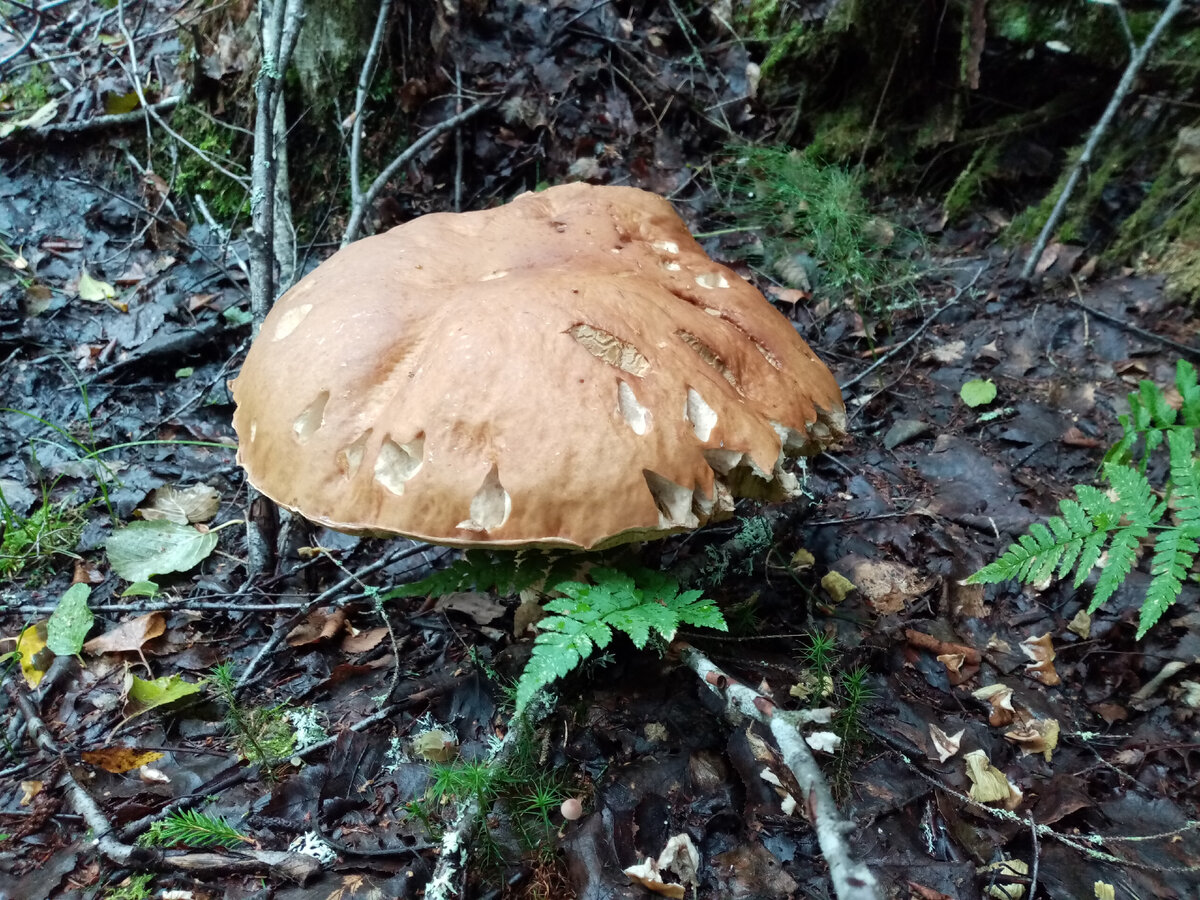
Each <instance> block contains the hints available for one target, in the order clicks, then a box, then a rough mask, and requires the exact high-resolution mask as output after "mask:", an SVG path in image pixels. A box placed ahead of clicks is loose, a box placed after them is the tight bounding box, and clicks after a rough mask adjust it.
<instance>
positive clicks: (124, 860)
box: [6, 683, 321, 884]
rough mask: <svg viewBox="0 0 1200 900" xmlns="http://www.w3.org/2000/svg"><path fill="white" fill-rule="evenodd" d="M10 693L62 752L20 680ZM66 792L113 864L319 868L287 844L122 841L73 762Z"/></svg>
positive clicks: (36, 730)
mask: <svg viewBox="0 0 1200 900" xmlns="http://www.w3.org/2000/svg"><path fill="white" fill-rule="evenodd" d="M6 688H7V690H8V695H9V697H11V698H12V700H13V702H14V703H15V704H16V705H17V707H18V708H19V709H20V710H21V713H22V715H24V717H25V728H26V730H27V731H28V733H29V736H30V738H32V739H33V742H34V743H35V744H36V745H37V746H38V747H39V748H40V749H41V750H42V751H44V752H45V753H47V754H49V755H50V756H51V757H53V758H55V759H63V758H64V757H63V752H62V750H61V749H60V748H59V746H58V744H57V742H56V741H55V740H54V737H53V735H51V734H50V730H49V729H48V728H47V727H46V723H45V722H43V721H42V719H41V716H39V715H38V712H37V709H35V708H34V705H33V703H32V702H30V700H29V698H28V697H27V696H26V695H25V694H24V693H23V692H22V691H21V690H20V689H19V688H18V687H17V686H16V685H15V684H11V683H10V684H8V685H7V686H6ZM63 773H64V774H63V777H64V778H65V779H66V785H65V786H64V787H65V790H66V795H67V799H68V800H69V801H70V803H71V805H72V806H73V807H74V808H75V811H76V812H78V813H79V814H80V815H81V816H82V817H83V820H84V822H86V823H87V826H88V829H89V830H90V831H91V841H92V843H93V844H94V845H95V847H96V849H97V850H98V851H99V852H100V853H101V854H102V855H103V856H104V857H105V858H106V859H108V860H109V861H110V862H112V863H113V864H114V865H117V866H121V867H123V868H130V869H139V870H142V871H154V872H187V873H188V874H190V875H195V876H197V877H202V878H212V877H216V876H219V875H270V876H273V877H276V878H283V879H286V880H288V881H295V882H297V883H299V884H304V883H306V882H307V881H309V879H311V878H312V877H313V876H314V875H316V874H317V872H319V871H320V869H321V865H320V863H318V862H317V860H316V859H314V858H313V857H311V856H305V855H304V854H301V853H289V852H287V851H284V850H251V849H247V850H240V851H229V852H227V853H188V852H184V853H167V852H165V851H163V850H160V849H158V848H156V847H138V846H135V845H133V844H126V843H123V842H122V841H121V840H120V839H119V838H118V837H117V835H116V832H115V830H114V829H113V826H112V824H111V823H110V822H109V821H108V817H107V816H105V815H104V811H103V810H102V809H100V805H99V804H98V803H97V802H96V801H95V800H94V799H92V795H91V794H89V793H88V792H87V791H86V790H85V789H84V787H83V785H81V784H80V783H79V781H78V780H77V779H76V777H75V774H74V772H73V771H72V768H71V766H70V765H67V766H64V767H63Z"/></svg>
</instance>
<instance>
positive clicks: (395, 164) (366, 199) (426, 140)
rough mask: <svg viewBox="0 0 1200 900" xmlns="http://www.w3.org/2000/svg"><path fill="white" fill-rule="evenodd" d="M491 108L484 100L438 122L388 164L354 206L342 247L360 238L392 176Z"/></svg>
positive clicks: (490, 103) (488, 102) (487, 101)
mask: <svg viewBox="0 0 1200 900" xmlns="http://www.w3.org/2000/svg"><path fill="white" fill-rule="evenodd" d="M491 106H492V101H491V100H484V101H481V102H479V103H476V104H475V105H474V106H470V107H468V108H467V109H465V110H463V111H462V112H460V113H459V114H458V115H456V116H451V117H450V118H449V119H445V120H443V121H441V122H438V123H437V124H436V125H434V126H433V127H432V128H430V129H429V130H428V131H427V132H425V133H424V134H423V135H421V136H420V137H419V138H417V139H416V140H415V141H413V142H412V143H411V144H409V145H408V148H407V149H406V150H405V151H404V152H403V153H401V154H400V155H399V156H397V157H396V158H395V159H393V160H392V161H391V162H390V163H389V164H388V166H387V168H386V169H384V170H383V171H382V172H380V173H379V175H378V177H376V179H375V180H374V181H373V182H371V186H370V187H369V188H367V190H366V191H365V192H364V193H363V195H362V196H361V197H360V198H359V201H358V203H356V204H354V207H353V209H352V210H351V212H350V222H349V223H348V224H347V225H346V234H345V236H344V237H343V238H342V246H343V247H345V246H346V245H347V244H349V243H350V242H351V241H353V240H354V239H355V238H356V237H357V236H358V232H359V229H361V228H362V224H363V219H365V218H366V215H367V208H368V207H369V206H370V205H371V204H372V203H373V202H374V201H375V198H376V197H378V196H379V194H380V192H381V191H382V190H383V189H384V188H385V187H386V186H387V183H388V182H389V181H390V180H391V178H392V176H393V175H395V174H396V172H397V171H398V170H399V169H400V168H401V167H403V166H405V165H407V164H408V163H409V161H410V160H412V158H413V157H415V156H416V155H417V154H418V153H420V152H421V151H422V150H424V149H425V148H426V147H428V146H429V145H430V144H432V143H433V142H434V141H435V140H437V139H438V137H440V136H441V135H443V134H445V133H446V132H447V131H450V130H452V129H454V128H457V127H458V126H459V125H461V124H462V123H463V122H466V121H467V120H468V119H471V118H473V117H474V116H477V115H478V114H479V113H481V112H483V111H484V110H485V109H488V108H490V107H491Z"/></svg>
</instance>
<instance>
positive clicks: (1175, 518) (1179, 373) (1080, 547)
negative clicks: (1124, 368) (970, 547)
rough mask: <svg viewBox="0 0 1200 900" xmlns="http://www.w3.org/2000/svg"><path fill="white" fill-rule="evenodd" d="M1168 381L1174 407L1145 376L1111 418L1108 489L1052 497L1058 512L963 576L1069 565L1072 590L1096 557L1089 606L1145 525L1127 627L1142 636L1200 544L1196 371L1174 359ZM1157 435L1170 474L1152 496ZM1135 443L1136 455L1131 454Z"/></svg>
mask: <svg viewBox="0 0 1200 900" xmlns="http://www.w3.org/2000/svg"><path fill="white" fill-rule="evenodd" d="M1175 385H1176V388H1177V389H1178V390H1179V394H1180V396H1181V398H1182V401H1183V402H1182V407H1181V410H1180V412H1179V413H1177V412H1176V411H1175V409H1174V408H1172V407H1171V406H1170V405H1168V403H1167V401H1166V398H1165V397H1164V396H1163V393H1162V391H1161V390H1160V389H1159V388H1158V387H1157V386H1156V385H1154V384H1153V383H1152V382H1149V381H1143V382H1142V383H1141V385H1140V386H1139V388H1138V391H1137V392H1136V393H1133V394H1130V395H1129V406H1130V414H1129V415H1128V416H1121V417H1120V421H1121V424H1122V426H1124V429H1125V434H1124V436H1123V437H1122V438H1121V440H1120V441H1119V442H1118V443H1117V444H1116V445H1114V447H1113V448H1112V449H1111V450H1109V452H1108V453H1107V454H1106V456H1105V462H1104V464H1103V466H1102V469H1101V471H1102V474H1103V477H1104V480H1105V481H1107V482H1108V484H1109V490H1108V491H1102V490H1100V489H1098V488H1095V487H1091V486H1088V485H1078V486H1076V488H1075V497H1076V499H1074V500H1070V499H1066V500H1062V501H1060V502H1059V505H1058V508H1059V511H1060V512H1061V513H1062V515H1061V516H1052V517H1051V518H1050V519H1049V520H1048V521H1047V522H1046V524H1045V525H1043V524H1041V523H1035V524H1033V525H1031V526H1030V528H1029V532H1028V533H1027V534H1023V535H1021V536H1020V537H1019V538H1018V539H1017V543H1015V544H1011V545H1010V546H1009V548H1008V549H1007V550H1006V551H1005V552H1004V554H1003V555H1002V556H1001V557H1000V558H999V559H997V560H996V561H995V562H993V563H991V564H989V565H987V566H984V567H983V568H982V569H980V570H979V571H978V572H976V573H975V574H974V575H971V576H970V577H969V578H968V579H967V583H968V584H983V583H994V582H1000V581H1007V580H1009V579H1016V580H1018V581H1023V582H1038V581H1048V580H1050V579H1052V578H1064V577H1066V576H1067V575H1068V574H1069V573H1070V572H1071V571H1072V569H1074V571H1075V581H1074V587H1076V588H1078V587H1079V586H1080V585H1082V584H1083V582H1084V581H1086V580H1087V577H1088V574H1089V573H1090V572H1091V570H1092V569H1093V568H1094V567H1095V566H1097V565H1099V564H1100V561H1101V559H1102V558H1103V559H1104V562H1103V564H1102V567H1101V570H1100V575H1099V577H1098V578H1097V580H1096V587H1095V589H1094V591H1093V592H1092V602H1091V604H1090V605H1089V606H1088V612H1089V613H1092V612H1095V611H1096V610H1097V609H1098V608H1099V607H1100V606H1101V605H1103V604H1104V603H1105V601H1107V600H1108V599H1109V598H1110V597H1111V596H1112V595H1113V593H1114V592H1115V591H1116V590H1117V588H1118V587H1120V586H1121V584H1122V583H1124V581H1125V579H1126V577H1128V575H1129V573H1130V571H1131V570H1132V569H1133V566H1134V564H1135V563H1136V562H1137V554H1138V549H1139V547H1140V546H1141V543H1142V541H1143V540H1145V539H1147V538H1149V537H1150V535H1151V533H1152V532H1153V534H1154V539H1153V542H1154V555H1153V558H1152V560H1151V564H1150V575H1151V580H1150V586H1149V588H1148V589H1147V591H1146V597H1145V599H1144V600H1143V602H1142V610H1141V616H1140V619H1139V621H1138V630H1137V636H1138V637H1139V638H1141V637H1142V636H1143V635H1145V633H1146V632H1147V631H1149V630H1150V628H1151V627H1152V626H1153V625H1154V624H1155V623H1156V622H1157V621H1158V620H1159V619H1160V618H1161V617H1162V614H1163V613H1164V612H1166V610H1167V608H1168V607H1170V606H1171V604H1172V603H1174V602H1175V599H1176V598H1177V597H1178V596H1179V593H1180V591H1181V590H1182V589H1183V582H1184V580H1185V579H1186V578H1187V577H1188V574H1189V572H1190V571H1191V569H1192V565H1193V563H1194V561H1195V559H1196V555H1197V553H1198V552H1200V544H1198V543H1197V541H1198V540H1200V460H1197V459H1196V428H1197V427H1200V387H1198V386H1197V381H1196V370H1195V369H1194V368H1193V367H1192V366H1191V365H1190V364H1188V363H1186V362H1184V361H1182V360H1181V361H1180V362H1179V364H1178V366H1177V368H1176V376H1175ZM1164 442H1165V444H1166V448H1167V451H1168V453H1169V466H1170V477H1169V480H1168V483H1167V484H1166V486H1165V488H1164V490H1163V494H1164V496H1165V497H1166V499H1164V500H1160V499H1158V496H1157V495H1156V493H1155V489H1154V486H1153V485H1152V484H1151V483H1150V480H1149V478H1148V477H1147V475H1146V469H1147V463H1148V462H1149V460H1150V458H1151V456H1152V455H1153V454H1154V453H1155V451H1156V450H1158V449H1159V448H1160V447H1161V446H1163V444H1164ZM1139 445H1140V447H1141V450H1142V453H1141V458H1140V460H1136V462H1135V459H1136V458H1135V451H1136V450H1137V449H1138V447H1139ZM1168 510H1169V511H1170V516H1169V518H1168V519H1167V521H1166V522H1164V521H1163V517H1164V515H1165V514H1166V513H1167V512H1168Z"/></svg>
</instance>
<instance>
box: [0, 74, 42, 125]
mask: <svg viewBox="0 0 1200 900" xmlns="http://www.w3.org/2000/svg"><path fill="white" fill-rule="evenodd" d="M53 85H54V82H53V80H52V76H51V73H50V67H49V66H47V65H46V64H45V63H38V64H37V65H33V66H30V67H29V68H28V69H27V70H26V74H25V77H24V79H21V80H18V79H12V80H7V79H6V80H5V81H0V106H4V107H11V108H12V110H13V111H14V112H15V113H19V114H22V115H28V114H29V113H30V112H32V111H33V110H35V109H37V108H38V107H39V106H42V105H43V104H45V103H46V101H47V100H49V99H50V90H51V88H52V87H53Z"/></svg>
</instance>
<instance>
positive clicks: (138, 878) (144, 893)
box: [104, 872, 154, 900]
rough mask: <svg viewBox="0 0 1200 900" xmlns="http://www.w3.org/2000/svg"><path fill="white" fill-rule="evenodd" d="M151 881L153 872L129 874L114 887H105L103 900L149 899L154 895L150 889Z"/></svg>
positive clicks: (152, 881)
mask: <svg viewBox="0 0 1200 900" xmlns="http://www.w3.org/2000/svg"><path fill="white" fill-rule="evenodd" d="M153 883H154V873H153V872H143V873H141V874H140V875H130V876H129V877H128V878H126V879H125V880H124V881H122V882H121V883H120V884H119V885H117V886H116V887H110V888H106V889H105V891H104V900H150V898H151V897H153V896H154V892H153V891H152V890H151V889H150V885H151V884H153Z"/></svg>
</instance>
